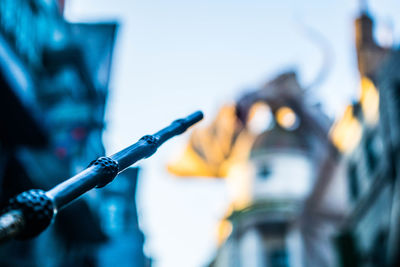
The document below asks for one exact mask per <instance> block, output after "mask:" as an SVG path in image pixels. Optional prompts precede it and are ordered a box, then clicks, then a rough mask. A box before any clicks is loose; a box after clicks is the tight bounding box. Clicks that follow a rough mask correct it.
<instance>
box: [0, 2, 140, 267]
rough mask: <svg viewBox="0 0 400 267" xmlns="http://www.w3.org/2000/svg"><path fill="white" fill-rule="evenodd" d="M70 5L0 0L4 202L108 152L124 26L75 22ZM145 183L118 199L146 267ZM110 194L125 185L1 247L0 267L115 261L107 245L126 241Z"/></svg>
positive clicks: (129, 177) (0, 196)
mask: <svg viewBox="0 0 400 267" xmlns="http://www.w3.org/2000/svg"><path fill="white" fill-rule="evenodd" d="M63 4H64V1H55V0H54V1H41V0H4V1H1V2H0V82H1V86H2V89H1V97H0V102H1V105H0V107H1V115H0V121H1V130H0V202H1V204H2V205H4V204H5V202H6V201H7V200H8V199H9V198H10V197H12V196H14V195H16V194H18V193H20V192H22V191H24V190H27V189H31V188H41V189H44V190H47V189H50V188H51V187H53V186H55V185H56V184H58V183H59V182H61V181H63V180H65V179H66V178H68V177H70V176H72V175H73V174H75V173H77V172H78V171H80V170H82V169H84V168H85V167H86V166H87V165H88V164H89V163H90V162H91V161H92V160H93V159H96V158H97V157H99V156H102V155H104V146H103V142H102V132H103V129H104V126H105V124H104V112H105V105H106V100H107V94H108V83H109V77H110V69H111V59H112V52H113V47H114V41H115V36H116V30H117V26H118V25H117V24H116V23H115V22H111V23H91V24H89V23H69V22H67V21H65V20H64V18H63V16H62V12H63V10H62V9H63ZM136 179H137V170H135V171H129V172H128V173H127V174H125V176H124V177H123V178H121V180H122V181H125V183H127V184H126V185H127V186H128V187H127V188H126V190H128V189H129V190H130V191H129V192H125V191H124V192H120V196H119V198H122V199H123V201H122V200H121V201H119V202H118V205H122V206H121V207H120V206H118V209H122V210H123V213H124V214H125V213H126V214H128V215H126V214H125V215H126V216H125V215H124V216H125V217H123V218H125V219H124V221H123V223H122V222H121V224H123V225H127V224H131V226H130V227H128V226H126V227H125V226H124V227H125V228H124V231H126V233H127V234H129V235H132V236H133V237H132V239H130V240H129V242H131V243H130V244H131V245H130V247H129V249H130V251H131V252H132V255H133V254H134V253H135V252H137V251H138V253H139V254H138V255H137V257H136V258H135V259H136V260H132V257H131V256H130V257H128V258H127V259H126V263H127V264H128V266H132V265H133V266H143V265H144V260H145V257H144V255H143V252H142V251H143V250H142V246H143V236H142V234H141V232H140V230H139V228H138V222H137V213H136V206H135V205H136V204H135V188H136V187H135V184H136ZM122 181H121V183H124V182H122ZM116 186H117V187H118V185H116ZM120 186H124V185H120ZM108 190H110V192H114V191H115V188H114V189H103V191H100V190H99V191H97V192H92V193H91V194H89V195H88V196H85V198H82V199H80V200H78V201H76V202H74V203H73V204H71V205H70V206H68V207H67V208H65V209H64V210H63V211H62V212H60V213H59V214H58V216H57V219H56V221H55V223H54V225H53V226H52V227H50V228H49V229H48V230H46V231H45V232H44V233H43V234H42V235H40V236H39V237H38V238H36V239H34V240H31V241H24V242H22V241H13V242H9V243H7V244H5V245H3V246H2V247H0V255H1V256H0V265H1V266H71V265H74V266H97V265H98V264H101V263H102V262H103V261H104V262H105V261H106V259H105V257H99V252H98V249H99V246H107V245H104V244H108V245H109V246H110V248H111V247H112V246H111V245H110V244H111V243H112V242H117V240H116V239H115V238H114V235H113V234H114V233H112V232H110V231H108V230H107V229H109V228H110V226H109V225H107V222H110V220H108V219H107V218H108V217H109V216H111V215H110V214H108V213H105V212H104V210H103V209H111V207H112V205H113V204H112V201H111V200H110V202H109V203H108V202H107V203H108V204H107V205H105V206H104V205H100V204H101V203H102V202H101V197H100V195H104V198H105V199H107V200H109V199H113V197H111V196H108V195H107V193H106V192H105V191H108ZM113 190H114V191H113ZM124 190H125V189H124ZM110 194H111V193H110ZM106 195H107V196H106ZM111 195H112V194H111ZM129 216H130V217H129ZM101 219H102V220H101ZM110 223H111V222H110ZM118 223H119V222H118ZM114 224H115V222H114ZM114 224H113V225H114ZM115 227H116V228H118V227H122V226H118V224H117V225H116V226H115ZM111 228H112V227H111ZM122 242H124V241H122ZM126 242H128V241H126ZM114 251H116V250H114ZM140 253H142V254H140ZM104 255H106V252H105V253H104ZM121 262H122V258H121ZM135 262H137V265H134V264H135ZM121 266H122V265H121Z"/></svg>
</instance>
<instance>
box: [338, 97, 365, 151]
mask: <svg viewBox="0 0 400 267" xmlns="http://www.w3.org/2000/svg"><path fill="white" fill-rule="evenodd" d="M361 134H362V127H361V123H360V122H359V121H358V120H357V118H355V117H354V115H353V107H352V106H350V105H349V106H347V107H346V109H345V112H344V114H343V116H342V117H341V118H340V119H339V120H338V121H336V122H335V123H334V125H333V127H332V129H331V131H330V137H331V140H332V142H333V144H334V145H335V146H336V147H337V148H338V149H339V151H341V152H350V151H352V150H353V149H354V148H355V147H356V146H357V145H358V143H359V142H360V139H361Z"/></svg>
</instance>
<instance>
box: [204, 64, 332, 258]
mask: <svg viewBox="0 0 400 267" xmlns="http://www.w3.org/2000/svg"><path fill="white" fill-rule="evenodd" d="M265 112H269V113H270V114H269V115H268V116H265V114H262V113H265ZM236 113H237V116H238V119H239V120H240V121H242V123H243V124H244V125H246V127H247V128H248V129H249V131H253V134H256V137H255V139H254V142H253V144H252V146H251V149H250V154H249V157H248V159H247V160H245V161H243V162H241V163H236V164H235V165H232V166H231V168H230V169H229V171H228V174H227V178H226V179H227V183H228V186H229V188H230V191H231V199H232V204H231V210H230V211H229V212H228V215H227V217H226V218H225V219H224V220H223V221H222V223H221V225H220V235H221V236H220V242H221V245H220V248H219V249H218V253H217V255H216V258H215V259H214V261H213V263H212V264H211V266H330V263H331V262H332V258H333V256H334V255H333V249H332V247H331V246H330V243H329V242H326V240H325V238H326V235H327V234H326V233H325V232H324V231H325V228H326V227H327V225H329V226H333V225H335V223H336V214H330V213H329V210H325V209H324V210H323V212H322V210H321V209H320V208H321V207H320V206H318V205H316V203H314V201H313V199H314V198H315V197H317V195H318V194H319V193H320V192H319V190H320V187H321V184H324V183H326V181H327V180H329V179H330V178H331V174H332V170H333V167H334V166H335V165H334V163H335V157H336V155H337V154H336V150H335V149H334V148H333V146H332V145H331V143H330V141H329V139H328V131H329V127H330V121H329V119H328V118H327V117H326V116H325V115H324V114H323V112H322V111H321V110H320V109H319V106H318V105H312V104H310V103H308V100H307V97H306V92H305V91H304V90H303V89H302V88H301V87H300V85H299V83H298V81H297V78H296V75H295V73H293V72H289V73H284V74H282V75H280V76H278V77H277V78H276V79H274V80H272V81H271V82H269V83H267V84H266V85H265V86H264V87H263V88H262V89H260V90H258V91H256V92H253V93H249V94H247V95H245V96H244V97H242V98H241V99H240V100H239V101H238V103H237V105H236ZM261 116H262V117H264V118H269V119H267V120H265V119H264V121H262V120H260V119H257V117H261ZM254 120H255V121H256V122H257V125H258V127H260V124H261V125H262V126H263V128H259V129H257V127H256V126H252V124H254Z"/></svg>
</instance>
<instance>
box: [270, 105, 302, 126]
mask: <svg viewBox="0 0 400 267" xmlns="http://www.w3.org/2000/svg"><path fill="white" fill-rule="evenodd" d="M275 117H276V121H277V123H278V124H279V125H280V126H281V127H283V128H285V129H292V128H295V127H296V123H297V116H296V113H295V112H294V111H293V110H292V109H291V108H289V107H286V106H283V107H281V108H279V109H278V110H277V111H276V113H275Z"/></svg>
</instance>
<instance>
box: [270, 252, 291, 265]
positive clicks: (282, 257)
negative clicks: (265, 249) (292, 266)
mask: <svg viewBox="0 0 400 267" xmlns="http://www.w3.org/2000/svg"><path fill="white" fill-rule="evenodd" d="M268 263H269V264H268V266H271V267H289V257H288V253H287V251H286V250H285V249H276V250H273V251H271V252H270V253H269V255H268Z"/></svg>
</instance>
